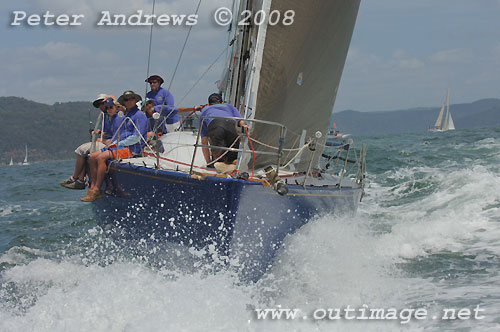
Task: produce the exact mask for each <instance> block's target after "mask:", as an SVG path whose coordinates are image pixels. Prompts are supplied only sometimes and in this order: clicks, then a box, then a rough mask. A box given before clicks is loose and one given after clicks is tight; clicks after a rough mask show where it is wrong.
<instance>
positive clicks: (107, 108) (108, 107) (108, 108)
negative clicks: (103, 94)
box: [106, 106, 114, 111]
mask: <svg viewBox="0 0 500 332" xmlns="http://www.w3.org/2000/svg"><path fill="white" fill-rule="evenodd" d="M113 107H114V106H106V111H107V110H110V109H112V108H113Z"/></svg>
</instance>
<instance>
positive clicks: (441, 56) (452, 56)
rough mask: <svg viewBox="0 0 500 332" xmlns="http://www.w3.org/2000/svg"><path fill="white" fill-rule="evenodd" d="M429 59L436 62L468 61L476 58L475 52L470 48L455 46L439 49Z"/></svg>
mask: <svg viewBox="0 0 500 332" xmlns="http://www.w3.org/2000/svg"><path fill="white" fill-rule="evenodd" d="M429 59H430V61H431V62H434V63H451V62H454V63H467V62H471V61H473V60H474V52H473V51H472V50H468V49H463V48H455V49H452V50H443V51H438V52H436V53H434V54H432V55H431V56H430V57H429Z"/></svg>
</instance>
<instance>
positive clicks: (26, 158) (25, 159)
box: [23, 144, 29, 165]
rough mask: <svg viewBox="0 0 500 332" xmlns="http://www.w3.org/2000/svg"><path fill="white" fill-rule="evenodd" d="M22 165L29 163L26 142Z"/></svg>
mask: <svg viewBox="0 0 500 332" xmlns="http://www.w3.org/2000/svg"><path fill="white" fill-rule="evenodd" d="M23 165H29V163H28V145H27V144H26V154H25V156H24V161H23Z"/></svg>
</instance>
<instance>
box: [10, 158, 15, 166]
mask: <svg viewBox="0 0 500 332" xmlns="http://www.w3.org/2000/svg"><path fill="white" fill-rule="evenodd" d="M13 165H14V161H13V160H12V157H10V163H9V166H13Z"/></svg>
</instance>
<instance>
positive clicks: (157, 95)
mask: <svg viewBox="0 0 500 332" xmlns="http://www.w3.org/2000/svg"><path fill="white" fill-rule="evenodd" d="M146 82H148V83H149V84H150V85H151V91H149V92H148V93H147V94H146V97H147V98H148V99H153V100H154V109H155V111H156V112H158V113H160V116H161V122H162V125H161V126H160V128H162V127H163V123H164V124H165V127H166V131H167V132H168V133H172V132H174V131H175V130H177V128H179V125H180V124H179V116H178V115H177V112H178V109H177V108H176V107H175V106H174V96H173V95H172V94H171V93H170V92H169V91H168V90H167V89H164V88H162V87H161V85H162V84H163V82H164V81H163V78H161V77H160V76H159V75H152V76H149V77H148V79H147V80H146Z"/></svg>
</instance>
